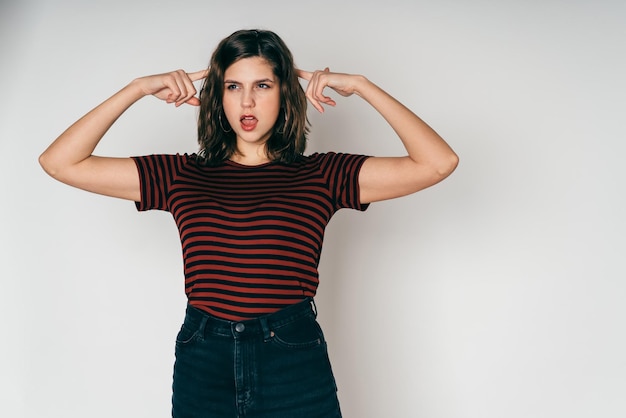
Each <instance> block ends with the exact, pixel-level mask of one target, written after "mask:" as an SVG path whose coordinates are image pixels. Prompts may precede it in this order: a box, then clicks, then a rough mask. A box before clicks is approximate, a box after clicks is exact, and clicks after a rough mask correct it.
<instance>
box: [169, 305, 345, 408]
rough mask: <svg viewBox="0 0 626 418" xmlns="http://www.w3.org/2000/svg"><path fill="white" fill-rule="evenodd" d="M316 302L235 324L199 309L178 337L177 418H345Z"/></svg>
mask: <svg viewBox="0 0 626 418" xmlns="http://www.w3.org/2000/svg"><path fill="white" fill-rule="evenodd" d="M315 318H316V313H315V309H314V305H313V301H312V300H311V299H307V300H305V301H303V302H300V303H298V304H295V305H292V306H290V307H287V308H285V309H282V310H280V311H278V312H276V313H273V314H271V315H268V316H264V317H260V318H258V319H254V320H249V321H241V322H230V321H225V320H221V319H218V318H215V317H213V316H211V315H209V314H206V313H204V312H203V311H200V310H198V309H196V308H194V307H192V306H188V307H187V313H186V316H185V322H184V324H183V326H182V328H181V330H180V332H179V333H178V336H177V338H176V362H175V364H174V384H173V395H172V416H173V417H174V418H191V417H194V418H200V417H203V418H204V417H217V418H231V417H233V418H234V417H246V418H317V417H319V418H338V417H341V412H340V410H339V401H338V399H337V387H336V385H335V379H334V377H333V373H332V370H331V367H330V362H329V360H328V353H327V349H326V341H325V340H324V336H323V334H322V330H321V328H320V326H319V324H318V323H317V321H316V319H315Z"/></svg>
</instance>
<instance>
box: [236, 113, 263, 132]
mask: <svg viewBox="0 0 626 418" xmlns="http://www.w3.org/2000/svg"><path fill="white" fill-rule="evenodd" d="M239 121H240V122H241V128H242V129H243V130H244V131H251V130H253V129H254V128H255V127H256V125H257V123H258V122H259V121H258V119H257V118H255V117H254V116H252V115H243V116H242V117H241V119H239Z"/></svg>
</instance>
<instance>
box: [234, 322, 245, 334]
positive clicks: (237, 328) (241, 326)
mask: <svg viewBox="0 0 626 418" xmlns="http://www.w3.org/2000/svg"><path fill="white" fill-rule="evenodd" d="M245 329H246V326H245V325H244V324H242V323H241V322H239V323H237V324H235V331H237V332H243V331H244V330H245Z"/></svg>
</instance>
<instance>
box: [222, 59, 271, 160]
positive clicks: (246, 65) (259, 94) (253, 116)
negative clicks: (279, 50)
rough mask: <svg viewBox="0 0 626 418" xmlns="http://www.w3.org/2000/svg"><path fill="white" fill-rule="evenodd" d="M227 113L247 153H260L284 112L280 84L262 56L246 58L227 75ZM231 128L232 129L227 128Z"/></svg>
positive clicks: (239, 148)
mask: <svg viewBox="0 0 626 418" xmlns="http://www.w3.org/2000/svg"><path fill="white" fill-rule="evenodd" d="M222 100H223V106H224V113H225V114H226V118H227V119H228V123H229V124H230V126H231V127H232V129H233V131H234V132H235V134H236V135H237V149H238V151H239V152H241V153H243V154H248V152H250V151H252V152H258V151H259V147H263V148H264V147H265V143H266V142H267V140H268V139H269V138H270V136H271V134H272V128H273V127H274V124H275V123H276V119H277V118H278V114H279V113H280V101H281V100H280V81H279V80H278V79H277V78H276V76H275V75H274V72H273V71H272V67H271V66H270V65H269V64H268V63H267V61H266V60H265V59H263V58H261V57H250V58H242V59H240V60H239V61H236V62H235V63H233V64H232V65H231V66H230V67H228V68H227V69H226V72H225V73H224V97H223V99H222ZM227 129H228V128H227Z"/></svg>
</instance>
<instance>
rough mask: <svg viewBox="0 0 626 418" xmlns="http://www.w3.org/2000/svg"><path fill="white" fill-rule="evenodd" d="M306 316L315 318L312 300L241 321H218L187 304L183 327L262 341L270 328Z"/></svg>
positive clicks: (315, 309) (267, 336)
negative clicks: (258, 337) (255, 337)
mask: <svg viewBox="0 0 626 418" xmlns="http://www.w3.org/2000/svg"><path fill="white" fill-rule="evenodd" d="M307 315H310V316H312V317H313V318H315V317H316V316H317V308H316V307H315V302H314V301H313V298H306V299H304V300H303V301H301V302H298V303H295V304H293V305H290V306H287V307H285V308H283V309H281V310H279V311H276V312H274V313H271V314H269V315H264V316H260V317H258V318H254V319H247V320H243V321H228V320H225V319H220V318H217V317H214V316H213V315H211V314H209V313H207V312H204V311H202V310H200V309H198V308H196V307H194V306H191V305H189V304H188V305H187V310H186V312H185V325H186V326H189V327H191V328H194V329H198V330H201V331H202V332H203V333H204V334H205V335H206V334H208V333H210V334H213V335H219V336H224V337H232V338H235V339H241V338H248V337H253V336H259V335H262V336H263V338H264V339H267V338H269V337H270V334H271V329H272V328H276V327H280V326H283V325H286V324H288V323H291V322H293V321H296V320H298V319H300V318H302V317H304V316H307Z"/></svg>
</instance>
